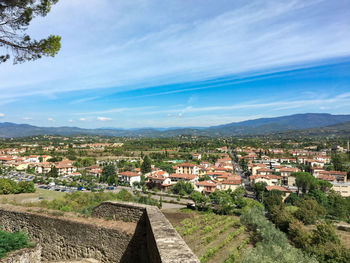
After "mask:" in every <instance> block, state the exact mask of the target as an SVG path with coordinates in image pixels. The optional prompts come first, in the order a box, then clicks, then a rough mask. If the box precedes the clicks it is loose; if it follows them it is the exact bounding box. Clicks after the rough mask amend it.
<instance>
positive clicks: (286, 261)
mask: <svg viewBox="0 0 350 263" xmlns="http://www.w3.org/2000/svg"><path fill="white" fill-rule="evenodd" d="M240 220H241V223H242V224H244V225H246V226H247V227H248V228H249V229H250V230H252V231H253V232H254V233H255V235H254V238H255V242H257V243H256V247H254V248H250V249H248V250H246V252H245V253H244V256H243V259H242V263H258V262H259V263H260V262H281V263H294V262H299V263H311V262H317V261H316V260H315V259H314V258H312V257H309V256H307V255H305V254H304V253H303V252H302V251H301V250H299V249H297V248H294V247H293V246H291V245H290V244H289V242H288V239H287V237H286V235H285V234H284V233H283V232H281V231H280V230H278V229H277V228H276V227H275V226H274V225H273V223H271V222H270V221H268V220H267V219H266V218H265V216H264V211H263V210H262V209H260V208H255V207H254V208H252V209H250V210H248V211H246V212H244V213H243V214H242V215H241V217H240Z"/></svg>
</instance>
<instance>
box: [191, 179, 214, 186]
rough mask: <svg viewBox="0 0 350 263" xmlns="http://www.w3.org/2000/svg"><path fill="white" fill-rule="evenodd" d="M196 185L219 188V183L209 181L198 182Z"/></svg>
mask: <svg viewBox="0 0 350 263" xmlns="http://www.w3.org/2000/svg"><path fill="white" fill-rule="evenodd" d="M196 185H199V186H217V183H216V182H213V181H210V180H208V181H202V182H197V183H196Z"/></svg>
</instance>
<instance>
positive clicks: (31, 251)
mask: <svg viewBox="0 0 350 263" xmlns="http://www.w3.org/2000/svg"><path fill="white" fill-rule="evenodd" d="M40 262H41V245H40V244H37V245H36V246H34V247H31V248H24V249H20V250H17V251H14V252H12V253H10V254H9V255H8V256H7V257H5V258H2V259H0V263H40Z"/></svg>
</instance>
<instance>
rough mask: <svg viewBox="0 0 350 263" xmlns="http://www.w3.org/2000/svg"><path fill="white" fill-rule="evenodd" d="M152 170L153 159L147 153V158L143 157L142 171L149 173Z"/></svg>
mask: <svg viewBox="0 0 350 263" xmlns="http://www.w3.org/2000/svg"><path fill="white" fill-rule="evenodd" d="M150 172H152V167H151V159H150V158H149V157H148V156H147V155H146V156H145V158H143V162H142V165H141V173H142V174H147V173H150Z"/></svg>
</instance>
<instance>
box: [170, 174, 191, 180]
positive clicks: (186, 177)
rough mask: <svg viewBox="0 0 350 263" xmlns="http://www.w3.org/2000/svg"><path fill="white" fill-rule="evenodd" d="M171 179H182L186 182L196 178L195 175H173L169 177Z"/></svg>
mask: <svg viewBox="0 0 350 263" xmlns="http://www.w3.org/2000/svg"><path fill="white" fill-rule="evenodd" d="M169 177H170V178H180V179H185V180H193V179H194V178H196V176H195V175H194V174H171V175H169Z"/></svg>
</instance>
